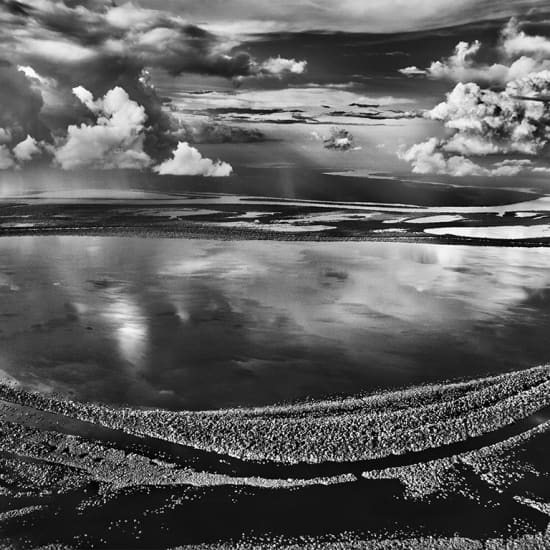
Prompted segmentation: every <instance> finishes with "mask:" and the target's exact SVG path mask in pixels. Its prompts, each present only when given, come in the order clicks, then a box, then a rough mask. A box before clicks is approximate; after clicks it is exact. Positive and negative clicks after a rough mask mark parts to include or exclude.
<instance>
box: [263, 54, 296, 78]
mask: <svg viewBox="0 0 550 550" xmlns="http://www.w3.org/2000/svg"><path fill="white" fill-rule="evenodd" d="M306 67H307V61H296V59H294V58H293V59H286V58H284V57H281V56H279V57H270V58H269V59H267V60H266V61H264V62H263V63H262V64H261V65H260V70H261V71H262V72H265V73H267V74H268V75H271V76H276V77H278V78H281V77H283V76H284V75H287V74H303V73H304V72H305V71H306Z"/></svg>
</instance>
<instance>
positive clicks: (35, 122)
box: [0, 61, 50, 142]
mask: <svg viewBox="0 0 550 550" xmlns="http://www.w3.org/2000/svg"><path fill="white" fill-rule="evenodd" d="M0 82H1V83H2V84H1V86H0V105H1V109H0V128H2V129H4V131H6V132H9V134H10V137H11V139H10V141H12V140H13V141H15V142H18V141H21V140H23V139H25V137H26V136H27V134H32V135H33V136H35V137H36V138H38V139H49V137H50V136H49V131H48V129H47V128H46V126H45V125H44V124H43V123H42V121H41V120H40V111H41V109H42V105H43V101H42V96H41V95H40V93H39V92H37V91H36V90H34V89H33V88H32V87H31V84H30V82H29V80H28V79H27V78H26V77H25V75H24V74H23V73H21V72H20V71H18V70H17V68H16V67H14V66H13V65H11V64H10V63H8V62H6V61H0Z"/></svg>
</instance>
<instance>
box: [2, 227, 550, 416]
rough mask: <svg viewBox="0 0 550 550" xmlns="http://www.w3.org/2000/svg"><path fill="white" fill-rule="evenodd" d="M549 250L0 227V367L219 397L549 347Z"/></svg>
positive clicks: (31, 381) (41, 380) (138, 394)
mask: <svg viewBox="0 0 550 550" xmlns="http://www.w3.org/2000/svg"><path fill="white" fill-rule="evenodd" d="M549 265H550V250H548V249H542V248H541V249H513V248H506V249H504V248H489V247H479V248H478V247H461V246H452V247H450V246H449V247H447V246H438V245H418V244H414V245H413V244H410V245H409V244H390V243H384V244H379V243H281V242H214V241H198V240H197V241H184V240H173V239H137V238H119V237H13V238H4V239H1V240H0V300H1V303H2V307H1V311H0V331H1V332H0V369H2V371H3V373H4V377H5V378H6V379H14V380H16V381H18V382H19V383H21V384H22V385H23V386H24V387H26V388H30V389H34V390H40V391H44V392H51V391H56V392H60V393H63V394H66V395H69V396H71V397H73V398H76V399H79V400H94V401H103V402H107V403H125V404H130V405H138V406H160V407H167V408H175V409H177V408H201V409H204V408H220V407H230V406H237V405H238V406H249V405H265V404H271V403H274V402H281V401H289V400H296V399H303V398H306V397H312V398H321V397H326V396H330V395H335V394H344V395H350V394H357V393H360V392H364V391H368V392H370V391H374V390H378V389H381V388H393V387H402V386H408V385H410V384H416V383H424V382H436V381H441V380H447V379H450V378H455V377H457V376H481V375H485V374H494V373H498V372H505V371H510V370H517V369H522V368H527V367H531V366H534V365H539V364H542V363H546V362H547V361H548V359H549V357H550V353H549V348H550V343H549V341H548V337H547V335H548V329H549V325H550V314H549V312H550V302H549V298H550V294H549V289H550V271H549V270H548V266H549Z"/></svg>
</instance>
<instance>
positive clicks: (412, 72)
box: [399, 65, 428, 76]
mask: <svg viewBox="0 0 550 550" xmlns="http://www.w3.org/2000/svg"><path fill="white" fill-rule="evenodd" d="M399 72H400V73H401V74H404V75H405V76H424V75H426V74H428V71H426V70H425V69H419V68H418V67H417V66H416V65H411V66H410V67H404V68H403V69H399Z"/></svg>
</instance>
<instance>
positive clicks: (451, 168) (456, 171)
mask: <svg viewBox="0 0 550 550" xmlns="http://www.w3.org/2000/svg"><path fill="white" fill-rule="evenodd" d="M444 151H445V144H444V143H442V142H441V141H440V140H438V139H437V138H430V139H428V140H427V141H424V142H422V143H417V144H415V145H413V146H412V147H411V148H409V149H408V150H406V151H401V152H399V153H398V156H399V158H400V159H401V160H404V161H406V162H409V163H411V165H412V171H413V173H415V174H442V175H448V176H454V177H464V176H515V175H516V174H519V173H520V172H521V171H522V170H524V168H525V167H526V166H528V165H530V162H529V161H527V162H525V161H521V160H517V161H516V160H505V161H502V162H499V163H495V164H493V165H492V166H491V167H489V168H487V167H484V166H480V165H479V164H477V163H475V162H473V161H472V160H471V159H469V158H467V157H465V156H463V155H452V156H448V155H446V154H445V152H444Z"/></svg>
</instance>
